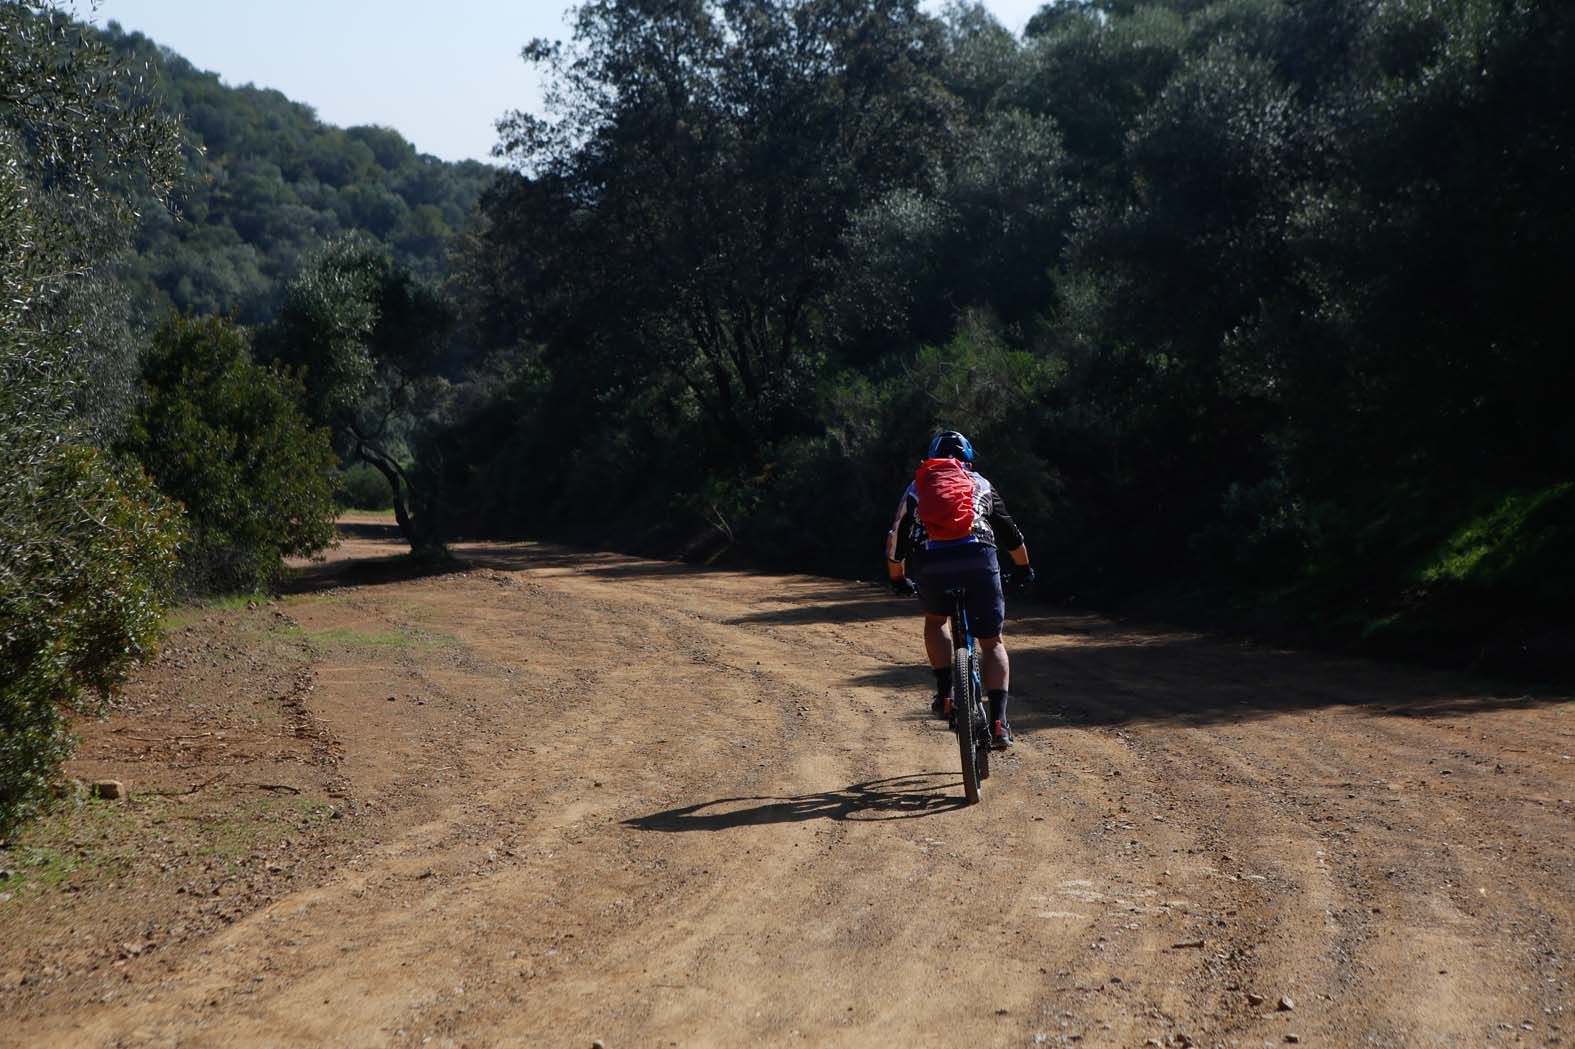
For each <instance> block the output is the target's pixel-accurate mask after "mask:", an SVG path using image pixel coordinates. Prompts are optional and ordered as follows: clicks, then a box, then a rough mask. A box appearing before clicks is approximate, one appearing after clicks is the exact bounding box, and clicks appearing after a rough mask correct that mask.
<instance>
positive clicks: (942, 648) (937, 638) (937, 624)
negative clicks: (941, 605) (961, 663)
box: [924, 613, 952, 670]
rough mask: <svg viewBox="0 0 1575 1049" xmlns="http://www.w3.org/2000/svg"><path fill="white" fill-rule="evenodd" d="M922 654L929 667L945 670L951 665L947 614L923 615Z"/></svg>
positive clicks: (950, 636) (950, 637)
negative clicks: (927, 657)
mask: <svg viewBox="0 0 1575 1049" xmlns="http://www.w3.org/2000/svg"><path fill="white" fill-rule="evenodd" d="M924 654H925V655H927V656H929V657H930V668H931V669H933V670H945V669H946V668H947V667H949V666H951V665H952V624H951V621H950V618H949V617H947V616H932V615H929V614H928V613H926V614H925V616H924Z"/></svg>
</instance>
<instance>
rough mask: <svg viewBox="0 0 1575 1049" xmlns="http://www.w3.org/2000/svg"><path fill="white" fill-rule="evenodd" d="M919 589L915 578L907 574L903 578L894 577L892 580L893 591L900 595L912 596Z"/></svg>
mask: <svg viewBox="0 0 1575 1049" xmlns="http://www.w3.org/2000/svg"><path fill="white" fill-rule="evenodd" d="M917 590H918V587H916V586H914V585H913V580H911V579H909V578H908V577H907V576H903V577H902V578H901V579H893V580H892V581H891V592H892V593H894V594H896V595H897V596H898V597H912V596H913V595H914V593H915V592H917Z"/></svg>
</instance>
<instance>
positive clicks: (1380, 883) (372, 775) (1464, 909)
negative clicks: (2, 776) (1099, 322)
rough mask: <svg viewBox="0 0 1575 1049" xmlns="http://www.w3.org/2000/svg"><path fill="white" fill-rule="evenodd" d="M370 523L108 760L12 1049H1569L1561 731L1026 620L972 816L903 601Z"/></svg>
mask: <svg viewBox="0 0 1575 1049" xmlns="http://www.w3.org/2000/svg"><path fill="white" fill-rule="evenodd" d="M361 531H362V533H363V534H362V535H361V536H360V537H358V538H353V539H351V540H349V541H347V542H346V544H345V545H344V547H343V548H342V549H341V550H340V551H339V552H338V554H337V555H336V556H337V557H338V558H339V559H341V560H345V559H348V560H350V561H357V560H359V562H360V563H357V564H351V565H348V566H347V565H345V564H338V565H330V566H328V567H327V568H324V569H320V570H318V571H317V573H316V574H315V575H314V576H313V577H312V578H311V579H309V580H308V581H307V583H306V585H305V587H304V590H305V592H303V593H300V594H297V595H294V596H291V597H287V598H284V599H282V600H281V601H279V602H278V603H276V604H265V605H262V606H261V607H256V608H230V609H217V610H212V611H210V612H209V613H207V614H206V615H205V616H202V617H198V616H195V615H193V616H191V617H190V618H189V621H188V622H187V623H186V625H185V626H184V627H183V628H182V629H181V630H180V631H178V632H177V634H176V635H175V637H174V639H173V641H172V644H171V647H170V651H169V652H168V653H166V655H165V656H164V657H163V659H161V661H160V662H159V664H158V665H156V666H154V667H152V668H149V669H148V670H147V671H146V672H145V673H144V674H143V675H141V677H139V679H138V681H137V682H136V683H135V684H134V685H133V687H132V688H131V689H130V690H129V691H128V694H127V698H126V701H125V704H124V706H123V707H122V709H121V710H120V711H119V712H118V713H117V714H116V715H115V716H114V717H113V718H111V719H110V720H109V721H108V722H106V723H104V724H101V725H93V726H89V727H88V728H87V734H86V740H85V744H84V749H83V752H82V755H81V758H80V760H79V761H78V762H77V763H76V764H75V765H74V766H73V769H74V771H75V772H76V773H77V774H79V775H82V776H85V777H90V778H91V777H94V776H101V775H115V776H117V777H119V778H122V779H125V780H128V781H130V784H131V786H132V789H133V796H132V800H131V802H130V803H129V805H128V804H125V803H121V804H119V805H115V804H106V803H98V804H94V805H89V806H85V807H83V808H82V809H81V810H80V811H79V812H78V813H77V814H76V815H74V816H71V817H69V818H65V817H63V818H61V819H59V820H57V821H55V822H53V823H51V824H49V825H48V826H46V827H44V828H42V829H40V830H39V831H37V832H35V833H34V834H33V835H32V836H31V837H29V838H26V839H24V840H23V841H22V842H20V843H13V845H12V847H11V848H10V850H9V851H8V852H7V853H5V854H0V861H5V862H9V863H10V864H11V865H12V866H13V867H15V866H18V865H22V866H21V872H22V874H24V875H26V874H27V873H28V870H29V868H27V867H26V866H25V864H27V863H30V862H31V863H36V864H38V866H39V869H40V870H48V871H52V872H54V876H53V877H52V878H45V877H43V876H42V875H39V876H36V877H32V880H31V881H30V882H25V883H23V884H20V887H17V888H14V889H13V892H12V895H13V896H14V898H13V899H10V900H8V901H7V902H5V903H4V904H0V940H3V943H0V1017H3V1020H0V1045H5V1046H29V1047H34V1046H60V1047H67V1046H70V1047H77V1046H90V1047H97V1046H128V1047H129V1046H139V1047H140V1046H182V1047H186V1046H223V1045H235V1046H248V1047H252V1046H254V1047H276V1046H302V1047H307V1046H311V1047H362V1046H433V1047H442V1046H469V1047H492V1046H519V1047H523V1046H532V1047H537V1046H541V1047H545V1046H569V1047H590V1046H592V1045H593V1043H594V1042H596V1041H600V1042H601V1043H603V1044H604V1045H605V1046H606V1047H608V1049H621V1047H624V1046H650V1047H662V1046H685V1047H690V1046H739V1045H773V1046H775V1045H806V1046H934V1047H952V1046H1024V1045H1027V1046H1033V1045H1057V1046H1061V1045H1077V1046H1134V1047H1141V1046H1144V1045H1150V1044H1159V1045H1165V1046H1182V1045H1198V1046H1209V1045H1225V1046H1234V1045H1242V1046H1258V1045H1264V1044H1270V1045H1283V1044H1286V1043H1287V1042H1295V1041H1299V1042H1300V1044H1304V1045H1323V1046H1358V1045H1361V1046H1369V1045H1375V1046H1455V1045H1472V1046H1481V1045H1528V1046H1529V1045H1561V1044H1569V1040H1570V1039H1571V1038H1575V1015H1572V1013H1571V1008H1572V1002H1571V980H1572V972H1571V968H1570V966H1571V955H1572V951H1575V838H1572V835H1571V833H1570V819H1571V816H1572V815H1575V703H1572V702H1570V701H1568V700H1567V699H1566V698H1561V697H1546V696H1543V697H1537V698H1530V697H1522V696H1520V695H1519V693H1518V692H1514V691H1509V692H1502V693H1495V692H1493V691H1491V690H1490V689H1487V688H1486V687H1485V686H1484V685H1483V684H1482V683H1480V682H1469V681H1464V680H1459V679H1453V678H1449V677H1445V676H1430V675H1428V674H1425V673H1421V672H1417V671H1411V670H1399V669H1392V668H1381V667H1375V666H1372V665H1368V664H1363V663H1357V662H1343V661H1337V660H1332V659H1329V658H1324V657H1311V656H1306V655H1298V654H1288V653H1279V652H1272V651H1265V650H1261V649H1254V648H1247V647H1241V646H1234V645H1227V644H1223V643H1219V642H1215V641H1210V640H1206V639H1202V638H1198V637H1194V636H1190V635H1184V634H1178V633H1156V632H1152V631H1146V630H1136V629H1130V628H1128V627H1127V626H1124V625H1122V624H1119V623H1114V622H1111V621H1109V620H1106V619H1102V618H1099V617H1096V616H1092V615H1077V614H1066V613H1062V612H1055V611H1051V610H1049V609H1047V608H1044V607H1037V608H1026V609H1017V610H1015V611H1016V612H1018V613H1023V614H1021V615H1020V616H1019V617H1018V618H1016V619H1015V620H1014V622H1013V624H1012V625H1011V627H1010V634H1009V638H1010V641H1011V644H1012V649H1011V652H1012V660H1013V672H1014V683H1015V685H1016V689H1015V696H1016V699H1015V704H1016V706H1015V717H1014V723H1015V725H1016V727H1017V729H1018V733H1019V739H1020V743H1019V745H1018V746H1017V748H1016V749H1015V750H1014V751H1012V752H1011V753H1010V754H1009V755H1006V756H1005V757H1003V758H998V759H997V760H996V762H995V766H994V768H995V775H994V777H993V778H992V779H991V780H990V781H989V782H988V783H987V784H986V793H985V801H984V804H982V805H980V806H977V807H973V808H963V807H961V806H960V804H959V803H960V793H961V792H960V780H959V777H958V775H957V773H956V771H955V768H956V753H955V748H954V746H953V744H952V741H951V737H950V736H949V734H948V733H947V732H946V730H945V728H944V726H941V725H939V724H936V723H934V722H932V721H930V720H928V719H927V717H926V716H924V715H925V714H926V704H927V688H928V675H927V674H926V673H925V672H923V671H922V670H921V669H920V668H918V667H917V666H916V659H917V658H918V653H919V648H918V637H917V624H916V621H915V617H914V609H913V607H912V605H911V603H910V602H904V601H899V600H897V599H893V598H888V597H885V596H883V595H882V594H881V592H879V591H876V590H874V589H872V588H870V587H865V586H859V585H855V584H850V583H843V582H834V581H828V580H824V579H815V578H808V577H785V578H784V577H773V576H765V575H753V574H747V573H736V572H713V571H705V570H698V569H694V568H688V567H681V566H677V565H671V564H664V563H654V562H645V561H638V560H633V559H629V558H623V557H617V556H611V555H590V554H579V553H572V552H568V551H563V550H557V549H552V548H542V547H535V546H530V545H508V544H493V545H470V546H466V547H462V548H460V549H459V553H460V554H461V555H462V556H464V557H467V558H470V559H472V560H473V567H472V568H471V569H470V570H468V571H465V572H455V573H450V574H446V575H439V576H433V577H429V578H421V579H405V580H400V579H398V578H397V572H396V571H394V570H393V569H387V568H386V566H379V565H378V564H376V563H367V562H366V559H368V558H375V557H379V556H385V555H388V554H392V553H394V552H395V551H396V550H397V545H396V544H393V543H392V542H391V541H390V540H389V539H387V538H384V537H379V536H378V535H376V532H377V529H375V528H369V527H363V528H362V529H361ZM336 583H339V584H346V585H334V584H336ZM29 850H32V851H29ZM7 856H9V860H7V859H6V857H7ZM36 857H43V859H38V858H36ZM23 880H24V881H25V879H23ZM17 881H18V879H16V878H13V880H12V884H13V885H15V884H17ZM0 887H4V886H3V885H0Z"/></svg>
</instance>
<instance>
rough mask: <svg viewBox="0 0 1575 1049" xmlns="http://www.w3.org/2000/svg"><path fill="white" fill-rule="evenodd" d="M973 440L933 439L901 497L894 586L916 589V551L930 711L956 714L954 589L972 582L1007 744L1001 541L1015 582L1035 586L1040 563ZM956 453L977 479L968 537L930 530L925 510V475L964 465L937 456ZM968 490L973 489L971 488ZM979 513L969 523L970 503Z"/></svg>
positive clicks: (996, 731) (891, 571)
mask: <svg viewBox="0 0 1575 1049" xmlns="http://www.w3.org/2000/svg"><path fill="white" fill-rule="evenodd" d="M973 455H974V453H973V445H972V444H970V443H969V442H968V438H966V437H964V436H963V435H962V434H960V433H958V432H957V431H956V430H946V431H944V432H943V433H940V434H937V435H936V436H935V439H934V440H932V441H931V442H930V448H929V454H928V456H927V457H926V462H925V464H924V466H922V467H921V468H920V471H919V477H918V478H916V479H915V481H914V483H912V484H909V485H908V488H907V491H905V492H903V495H902V501H901V502H900V503H898V504H897V517H896V521H895V523H893V525H892V527H891V531H890V532H889V533H888V534H887V536H886V573H887V575H888V576H889V577H890V580H891V587H892V590H893V591H895V592H896V593H898V594H911V593H913V592H914V590H915V582H913V581H910V580H909V578H908V572H907V562H908V561H909V559H910V558H911V559H912V566H913V576H914V580H915V581H916V583H917V590H918V594H919V601H920V603H921V604H922V605H923V607H924V651H925V654H926V655H927V656H928V657H929V661H930V668H931V669H932V670H933V671H934V672H935V698H934V699H933V700H932V701H931V704H930V711H931V713H933V714H934V715H935V716H936V717H938V718H949V717H950V716H951V711H952V671H951V662H952V639H951V626H950V622H949V620H950V618H951V611H952V605H951V599H949V598H948V597H947V596H946V591H947V590H950V589H953V588H955V587H959V586H960V587H964V588H965V589H966V591H967V596H966V597H965V599H964V608H965V609H966V610H967V613H968V625H969V627H970V629H971V630H972V631H973V635H974V637H975V639H976V640H977V641H978V642H979V649H980V656H981V658H980V663H981V664H982V666H981V676H982V677H983V678H984V689H985V692H986V693H987V694H988V695H989V697H990V715H989V716H990V745H991V747H993V748H994V749H996V750H1005V749H1006V748H1007V747H1009V746H1011V745H1012V729H1011V723H1010V722H1008V721H1007V719H1006V706H1007V698H1008V689H1009V688H1010V687H1011V686H1010V678H1011V665H1010V663H1009V662H1008V660H1007V656H1006V645H1005V644H1004V643H1003V642H1002V641H1001V627H1002V625H1003V623H1004V622H1005V620H1006V600H1005V597H1004V595H1003V593H1002V589H1001V566H1000V561H999V560H998V558H997V555H996V545H997V544H998V543H999V544H1000V546H1001V547H1002V548H1004V549H1005V550H1006V552H1007V553H1008V554H1010V555H1011V558H1012V562H1013V563H1014V564H1015V565H1016V568H1015V569H1014V571H1013V578H1012V582H1013V584H1014V585H1015V586H1016V587H1018V588H1023V587H1027V586H1028V585H1029V584H1031V583H1032V582H1033V581H1034V570H1033V567H1032V566H1031V565H1030V564H1029V561H1028V547H1027V545H1026V544H1025V543H1024V542H1023V533H1022V532H1021V531H1019V530H1018V528H1017V524H1016V523H1015V522H1014V521H1013V520H1012V518H1011V516H1010V515H1008V514H1007V512H1006V503H1005V501H1004V500H1003V499H1002V498H1001V494H1000V492H998V491H996V489H995V486H994V485H992V484H991V483H990V482H989V481H987V480H986V479H985V478H984V476H983V475H981V474H979V473H976V472H974V469H973ZM944 459H953V460H956V461H957V462H958V463H960V464H961V465H962V467H963V468H964V469H965V470H966V471H967V473H966V477H967V480H968V482H970V483H971V489H972V491H971V497H972V506H971V507H964V508H963V520H964V524H965V525H966V527H967V534H965V535H963V536H961V537H960V538H953V539H935V538H931V537H930V536H929V535H928V534H927V530H926V527H925V523H924V521H923V520H921V518H920V515H919V510H920V506H919V503H920V498H919V493H920V481H921V479H922V478H923V477H924V475H925V471H926V469H927V468H929V467H931V466H938V467H942V468H948V467H949V468H950V469H951V470H952V471H953V472H954V473H955V472H956V469H957V468H956V467H955V466H951V464H948V463H939V462H937V460H944ZM964 494H965V495H966V494H967V493H966V492H965V493H964ZM969 510H971V516H972V521H971V524H969V523H967V521H966V518H967V514H968V511H969Z"/></svg>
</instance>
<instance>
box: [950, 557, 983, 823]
mask: <svg viewBox="0 0 1575 1049" xmlns="http://www.w3.org/2000/svg"><path fill="white" fill-rule="evenodd" d="M966 593H967V591H965V590H964V589H963V588H962V587H957V588H955V589H952V590H948V591H946V596H947V597H949V598H951V599H952V730H953V731H954V732H956V733H957V751H958V755H959V756H960V757H961V758H962V774H963V795H964V796H965V797H966V798H967V799H968V804H970V805H976V804H978V802H979V785H980V784H981V783H982V782H984V781H985V780H987V779H989V778H990V716H989V714H988V712H986V710H985V707H984V689H983V687H982V685H981V682H980V681H979V650H978V648H977V647H976V646H975V645H974V642H973V633H972V632H971V631H970V630H969V629H968V610H967V608H965V607H964V606H963V597H964V595H965V594H966Z"/></svg>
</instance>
